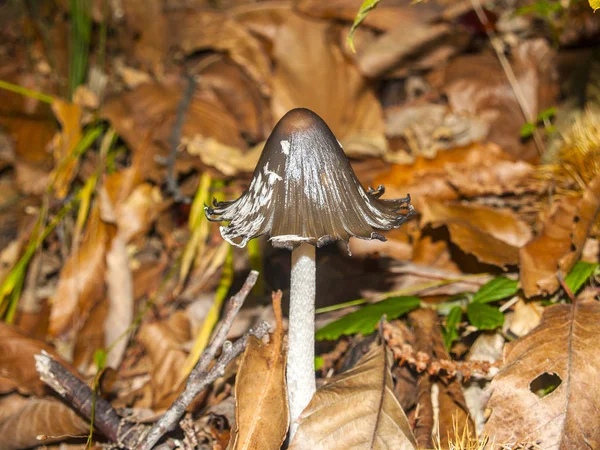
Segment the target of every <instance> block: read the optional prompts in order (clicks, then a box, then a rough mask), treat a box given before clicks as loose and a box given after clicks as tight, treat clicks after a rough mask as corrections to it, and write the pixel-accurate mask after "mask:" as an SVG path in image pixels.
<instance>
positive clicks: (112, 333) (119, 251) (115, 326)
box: [104, 235, 134, 369]
mask: <svg viewBox="0 0 600 450" xmlns="http://www.w3.org/2000/svg"><path fill="white" fill-rule="evenodd" d="M125 244H126V241H125V240H124V239H123V237H122V236H120V235H117V236H116V237H115V238H114V239H113V240H112V242H111V244H110V248H109V249H108V252H107V253H106V276H105V279H106V287H107V299H108V304H109V308H108V315H107V316H106V319H105V321H104V345H105V348H110V349H111V351H110V352H109V353H108V355H107V359H106V367H112V368H115V369H116V368H118V367H119V364H120V363H121V360H122V358H123V355H124V354H125V349H126V348H127V343H128V341H129V339H128V336H127V335H126V333H127V330H128V329H129V327H130V326H131V324H132V323H133V314H134V302H133V276H132V275H131V269H130V268H129V255H128V254H127V247H126V245H125Z"/></svg>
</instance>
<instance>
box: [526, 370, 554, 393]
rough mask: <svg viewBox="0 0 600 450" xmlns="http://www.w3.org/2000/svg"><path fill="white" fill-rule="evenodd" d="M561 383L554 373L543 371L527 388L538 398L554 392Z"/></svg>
mask: <svg viewBox="0 0 600 450" xmlns="http://www.w3.org/2000/svg"><path fill="white" fill-rule="evenodd" d="M561 383H562V380H561V378H560V377H559V376H558V375H557V374H556V373H548V372H544V373H543V374H541V375H540V376H538V377H536V379H535V380H533V381H532V382H531V383H530V384H529V390H530V391H531V392H533V393H534V394H535V395H537V396H538V397H539V398H543V397H545V396H546V395H548V394H550V393H552V392H554V391H555V390H556V388H558V387H559V386H560V384H561Z"/></svg>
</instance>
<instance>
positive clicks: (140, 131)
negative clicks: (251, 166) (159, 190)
mask: <svg viewBox="0 0 600 450" xmlns="http://www.w3.org/2000/svg"><path fill="white" fill-rule="evenodd" d="M184 91H185V86H184V84H183V83H178V84H175V85H173V84H169V85H162V84H158V83H146V84H142V85H140V86H138V87H137V88H136V89H134V90H133V91H131V92H127V93H124V94H121V95H119V96H118V97H113V98H112V99H110V100H108V101H107V102H106V104H105V106H104V108H103V109H102V111H101V114H102V117H103V118H106V119H107V120H109V121H110V123H111V125H112V126H113V128H115V130H116V131H117V133H118V134H119V136H121V137H122V138H123V139H124V140H125V141H126V142H127V144H128V145H129V146H130V148H131V149H132V150H133V151H134V157H135V156H136V155H138V154H141V155H143V157H144V158H145V163H146V164H151V166H152V168H151V169H152V173H151V174H145V175H146V176H145V178H148V177H151V178H156V179H160V180H161V182H162V180H163V178H162V177H163V176H162V175H160V173H159V174H156V173H155V172H156V171H159V172H160V171H162V170H164V167H163V166H159V165H158V164H157V163H156V162H155V161H154V159H153V158H151V157H150V156H149V155H163V156H164V155H166V153H167V152H168V150H169V149H170V148H171V144H170V139H171V136H172V133H173V125H174V121H175V118H176V111H177V106H178V104H179V101H180V100H181V97H182V95H183V93H184ZM196 135H200V136H203V137H205V138H209V137H210V138H214V139H215V140H217V141H218V142H220V143H222V144H224V145H227V146H230V147H234V148H239V149H245V148H246V144H245V142H244V140H243V139H242V138H241V136H240V135H239V133H238V127H237V123H236V121H235V119H234V117H233V116H232V115H231V114H230V113H229V112H228V111H227V110H225V108H224V107H223V106H222V104H221V103H220V102H219V100H218V98H217V97H216V95H215V94H214V93H212V92H211V91H210V90H207V89H202V88H200V87H197V88H196V91H195V92H194V94H193V97H192V99H191V101H190V104H189V107H188V110H187V111H186V114H185V124H184V125H183V127H182V130H181V136H182V138H187V139H192V138H193V137H194V136H196ZM140 181H143V180H140Z"/></svg>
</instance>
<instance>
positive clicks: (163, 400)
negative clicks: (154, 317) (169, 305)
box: [137, 311, 190, 409]
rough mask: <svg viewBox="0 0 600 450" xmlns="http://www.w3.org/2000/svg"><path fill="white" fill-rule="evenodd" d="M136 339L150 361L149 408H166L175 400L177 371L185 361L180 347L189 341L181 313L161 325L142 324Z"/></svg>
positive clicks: (177, 385)
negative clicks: (150, 406) (150, 389)
mask: <svg viewBox="0 0 600 450" xmlns="http://www.w3.org/2000/svg"><path fill="white" fill-rule="evenodd" d="M137 339H138V340H139V342H140V343H141V344H142V345H143V346H144V348H145V349H146V352H147V353H148V356H149V358H150V365H151V370H150V377H151V378H150V383H151V386H152V406H153V407H154V408H155V409H160V408H166V407H168V406H170V405H171V403H172V401H173V400H174V399H175V397H176V396H177V390H178V388H179V383H178V382H179V378H180V371H181V367H183V364H184V362H185V359H186V352H185V351H184V350H183V347H182V345H183V344H184V343H185V342H186V341H188V340H189V339H190V330H189V322H188V319H187V317H186V314H185V312H183V311H178V312H176V313H174V314H172V315H171V316H170V317H169V319H167V320H165V321H161V322H154V323H148V324H144V325H143V326H142V327H141V328H140V331H139V332H138V335H137Z"/></svg>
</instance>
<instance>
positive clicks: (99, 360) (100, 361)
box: [94, 349, 106, 370]
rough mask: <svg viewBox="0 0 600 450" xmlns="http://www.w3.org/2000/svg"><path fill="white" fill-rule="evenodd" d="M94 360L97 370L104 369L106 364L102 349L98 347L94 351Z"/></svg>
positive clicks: (104, 353)
mask: <svg viewBox="0 0 600 450" xmlns="http://www.w3.org/2000/svg"><path fill="white" fill-rule="evenodd" d="M94 362H95V363H96V367H98V370H102V369H104V366H106V352H105V351H104V350H103V349H98V350H96V351H95V352H94Z"/></svg>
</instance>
